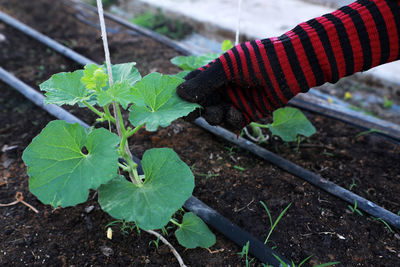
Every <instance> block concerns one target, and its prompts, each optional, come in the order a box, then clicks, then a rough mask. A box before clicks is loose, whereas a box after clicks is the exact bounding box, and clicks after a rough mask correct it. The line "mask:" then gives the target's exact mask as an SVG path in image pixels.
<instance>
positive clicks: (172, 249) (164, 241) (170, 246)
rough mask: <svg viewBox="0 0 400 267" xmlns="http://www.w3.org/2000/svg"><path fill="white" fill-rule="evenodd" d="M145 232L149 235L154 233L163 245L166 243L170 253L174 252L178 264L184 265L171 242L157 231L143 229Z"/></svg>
mask: <svg viewBox="0 0 400 267" xmlns="http://www.w3.org/2000/svg"><path fill="white" fill-rule="evenodd" d="M144 231H145V232H146V233H149V234H151V235H155V236H156V237H157V238H159V239H160V240H161V242H163V243H164V244H165V245H167V246H168V247H169V248H170V249H171V251H172V253H173V254H174V256H175V258H176V259H177V260H178V262H179V266H181V267H186V265H185V263H184V262H183V260H182V257H181V256H180V255H179V253H178V251H176V249H175V248H174V247H173V246H172V245H171V243H169V242H168V240H167V239H165V238H164V237H163V236H162V235H160V234H159V233H157V232H155V231H153V230H144Z"/></svg>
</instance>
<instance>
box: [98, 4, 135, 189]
mask: <svg viewBox="0 0 400 267" xmlns="http://www.w3.org/2000/svg"><path fill="white" fill-rule="evenodd" d="M97 10H98V12H99V20H100V27H101V37H102V39H103V46H104V55H105V58H106V65H107V72H108V73H107V74H108V83H109V86H110V87H111V86H112V85H113V84H114V81H113V75H112V69H111V59H110V51H109V49H108V40H107V32H106V25H105V22H104V11H103V3H102V1H101V0H97ZM112 105H113V110H114V118H115V126H116V127H117V132H118V136H119V137H120V138H121V140H122V139H126V138H127V137H124V138H123V136H124V135H125V134H123V132H122V131H125V127H124V123H123V118H122V115H121V110H120V109H119V104H118V103H116V102H115V101H114V102H113V103H112ZM123 148H124V150H125V153H124V155H126V156H125V157H124V158H125V160H126V161H127V162H128V164H129V166H130V167H131V168H132V167H134V168H133V169H132V171H131V172H132V173H131V172H129V176H130V178H131V180H132V182H134V181H136V182H138V184H139V185H140V184H141V181H140V179H139V176H138V175H137V171H136V167H137V164H136V163H134V162H133V161H132V153H131V151H130V150H129V147H128V145H127V144H126V140H125V142H124V145H123ZM132 163H134V165H133V164H132ZM132 174H133V176H134V177H133V178H134V179H132Z"/></svg>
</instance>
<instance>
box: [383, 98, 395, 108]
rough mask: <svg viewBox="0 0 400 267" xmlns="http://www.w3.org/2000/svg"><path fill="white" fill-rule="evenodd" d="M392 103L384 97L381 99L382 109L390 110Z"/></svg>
mask: <svg viewBox="0 0 400 267" xmlns="http://www.w3.org/2000/svg"><path fill="white" fill-rule="evenodd" d="M392 106H393V101H391V100H389V99H388V98H387V97H386V96H384V97H383V108H391V107H392Z"/></svg>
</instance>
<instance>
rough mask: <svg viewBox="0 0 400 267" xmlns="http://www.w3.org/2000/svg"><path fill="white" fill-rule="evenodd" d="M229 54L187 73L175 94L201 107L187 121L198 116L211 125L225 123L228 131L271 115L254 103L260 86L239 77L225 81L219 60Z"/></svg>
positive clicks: (263, 107) (224, 73)
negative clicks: (201, 108) (184, 80)
mask: <svg viewBox="0 0 400 267" xmlns="http://www.w3.org/2000/svg"><path fill="white" fill-rule="evenodd" d="M233 49H236V48H233ZM230 53H232V52H229V51H228V52H227V53H226V55H225V54H224V55H222V56H221V57H220V58H218V59H216V60H214V61H213V62H212V63H210V64H209V65H207V66H205V67H203V68H200V69H199V70H195V71H193V72H191V73H189V74H188V75H187V76H186V77H185V79H186V82H184V83H183V84H181V85H180V86H179V87H178V89H177V93H178V95H179V96H180V97H181V98H183V99H184V100H187V101H190V102H195V103H198V104H200V105H201V106H202V107H203V110H200V112H199V110H197V111H195V112H193V113H191V114H190V115H189V116H188V117H189V120H193V119H195V118H197V117H198V116H200V115H201V116H203V117H204V118H205V119H206V120H207V121H208V122H209V123H210V124H211V125H217V124H227V125H226V126H227V127H229V128H233V129H241V128H243V127H244V126H246V125H247V124H248V123H250V122H251V121H255V120H257V119H259V118H261V117H265V116H267V115H268V114H269V113H270V110H269V109H267V108H266V106H265V104H263V103H261V105H260V103H257V102H256V101H257V100H259V99H257V100H255V95H254V94H255V93H256V94H257V96H256V98H258V96H259V93H260V92H261V94H262V91H264V89H261V88H260V85H258V84H255V83H252V84H251V83H243V80H242V81H240V77H232V78H231V79H229V78H228V75H227V74H226V72H225V70H224V66H223V64H222V60H223V59H222V60H221V58H222V57H224V56H228V55H229V54H230ZM238 76H239V75H238ZM262 101H265V99H263V100H262Z"/></svg>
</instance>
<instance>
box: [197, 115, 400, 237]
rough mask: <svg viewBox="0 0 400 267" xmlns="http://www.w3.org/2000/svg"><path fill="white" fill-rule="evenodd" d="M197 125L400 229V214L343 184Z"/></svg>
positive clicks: (226, 133)
mask: <svg viewBox="0 0 400 267" xmlns="http://www.w3.org/2000/svg"><path fill="white" fill-rule="evenodd" d="M195 123H196V125H198V126H200V127H202V128H204V129H206V130H207V131H210V132H212V133H213V134H214V135H216V136H218V137H221V138H223V139H225V140H227V141H229V142H231V143H234V144H235V145H237V146H239V147H241V148H244V149H246V150H248V151H250V152H252V153H253V154H255V155H257V156H259V157H261V158H263V159H265V160H266V161H269V162H271V163H272V164H274V165H276V166H278V167H280V168H281V169H283V170H285V171H287V172H289V173H291V174H293V175H294V176H297V177H300V178H301V179H303V180H305V181H307V182H309V183H311V184H313V185H315V186H317V187H319V188H321V189H323V190H325V191H326V192H328V193H331V194H332V195H334V196H337V197H339V198H340V199H342V200H344V201H346V202H348V203H350V204H352V205H354V203H355V201H357V207H358V208H359V209H361V210H363V211H365V212H367V213H368V214H370V215H372V216H374V217H376V218H381V219H383V220H385V221H386V222H387V223H389V224H390V225H393V226H394V227H396V228H398V229H400V216H398V215H396V214H394V213H392V212H390V211H388V210H386V209H384V208H382V207H380V206H378V205H377V204H375V203H373V202H371V201H369V200H367V199H365V198H363V197H360V196H359V195H357V194H354V193H352V192H351V191H349V190H347V189H344V188H343V187H341V186H338V185H336V184H334V183H332V182H330V181H328V180H326V179H325V178H323V177H321V176H320V175H317V174H315V173H313V172H311V171H308V170H306V169H304V168H302V167H300V166H299V165H296V164H295V163H292V162H291V161H288V160H286V159H284V158H282V157H280V156H278V155H276V154H274V153H272V152H270V151H268V150H266V149H264V148H262V147H260V146H258V145H256V144H254V143H253V142H250V141H248V140H247V139H244V138H242V137H239V138H237V136H236V135H235V134H233V133H231V132H230V131H228V130H226V129H224V128H221V127H218V126H211V125H209V124H208V123H207V122H206V121H205V120H204V119H202V118H200V119H197V120H196V121H195Z"/></svg>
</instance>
